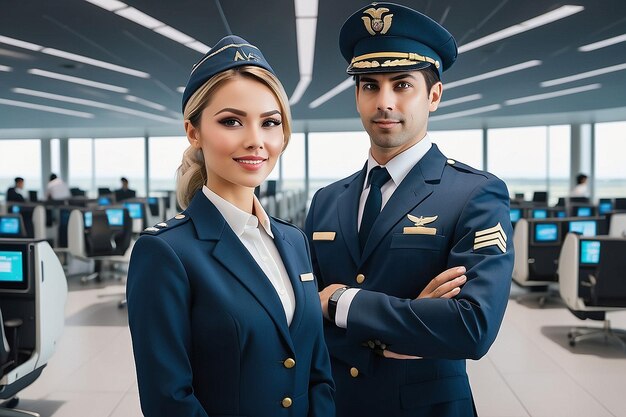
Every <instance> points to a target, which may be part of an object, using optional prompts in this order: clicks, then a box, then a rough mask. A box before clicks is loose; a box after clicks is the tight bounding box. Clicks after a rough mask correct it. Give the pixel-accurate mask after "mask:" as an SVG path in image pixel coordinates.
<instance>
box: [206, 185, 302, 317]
mask: <svg viewBox="0 0 626 417" xmlns="http://www.w3.org/2000/svg"><path fill="white" fill-rule="evenodd" d="M202 192H203V193H204V195H205V196H206V197H207V198H208V199H209V200H210V201H211V203H213V205H215V207H216V208H217V209H218V210H219V212H220V213H221V214H222V216H224V219H225V220H226V223H228V225H229V226H230V228H231V229H233V232H235V234H236V235H237V237H238V238H239V240H240V241H241V243H243V245H244V246H245V248H246V249H247V250H248V252H250V255H252V258H254V260H255V261H256V263H257V264H258V265H259V267H260V268H261V269H262V270H263V272H264V273H265V275H266V277H267V279H269V281H270V283H271V284H272V286H273V287H274V289H275V290H276V293H277V294H278V297H279V298H280V302H281V303H282V305H283V309H284V311H285V317H286V318H287V325H290V324H291V320H292V319H293V314H294V311H295V308H296V297H295V296H294V293H293V287H292V286H291V281H290V280H289V274H288V273H287V270H286V269H285V264H284V263H283V260H282V258H281V257H280V253H279V252H278V249H277V248H276V245H275V244H274V235H273V234H272V229H271V225H270V219H269V217H268V216H267V214H266V213H265V210H263V207H261V203H260V202H259V200H258V199H257V198H256V196H254V212H255V213H256V216H255V215H253V214H250V213H246V212H245V211H243V210H241V209H239V208H238V207H236V206H235V205H234V204H232V203H230V202H229V201H226V200H224V199H223V198H222V197H220V196H219V195H217V194H216V193H214V192H213V191H211V190H209V188H208V187H207V186H206V185H205V186H203V187H202ZM259 225H260V226H261V227H259Z"/></svg>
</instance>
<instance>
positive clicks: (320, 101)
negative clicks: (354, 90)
mask: <svg viewBox="0 0 626 417" xmlns="http://www.w3.org/2000/svg"><path fill="white" fill-rule="evenodd" d="M354 86H355V83H354V80H353V79H352V77H348V78H346V79H345V80H344V81H343V82H342V83H341V84H339V85H337V86H335V87H333V88H331V89H330V91H328V92H326V93H324V94H322V95H321V96H319V97H318V98H316V99H315V100H313V101H312V102H310V103H309V108H311V109H314V108H317V107H319V106H321V105H322V104H324V103H326V102H327V101H328V100H330V99H331V98H333V97H335V96H336V95H337V94H340V93H342V92H344V91H345V90H347V89H348V88H350V87H354Z"/></svg>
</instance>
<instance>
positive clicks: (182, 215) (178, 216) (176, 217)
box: [174, 214, 185, 220]
mask: <svg viewBox="0 0 626 417" xmlns="http://www.w3.org/2000/svg"><path fill="white" fill-rule="evenodd" d="M174 218H175V219H176V220H180V219H184V218H185V215H184V214H177V215H176V216H174Z"/></svg>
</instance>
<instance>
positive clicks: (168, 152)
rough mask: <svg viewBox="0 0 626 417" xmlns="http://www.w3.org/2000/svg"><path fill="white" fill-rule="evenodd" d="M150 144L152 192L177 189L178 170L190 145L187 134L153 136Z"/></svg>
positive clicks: (149, 174)
mask: <svg viewBox="0 0 626 417" xmlns="http://www.w3.org/2000/svg"><path fill="white" fill-rule="evenodd" d="M149 145H150V164H149V165H150V171H149V172H148V177H149V178H150V192H160V191H169V190H175V189H176V170H177V169H178V167H179V166H180V163H181V161H182V159H183V153H184V152H185V150H186V149H187V148H188V147H189V141H187V137H186V136H173V137H151V138H150V141H149Z"/></svg>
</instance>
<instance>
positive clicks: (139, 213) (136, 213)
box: [124, 203, 143, 219]
mask: <svg viewBox="0 0 626 417" xmlns="http://www.w3.org/2000/svg"><path fill="white" fill-rule="evenodd" d="M124 207H126V208H127V209H128V214H130V217H131V219H142V218H143V205H142V204H141V203H124Z"/></svg>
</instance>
